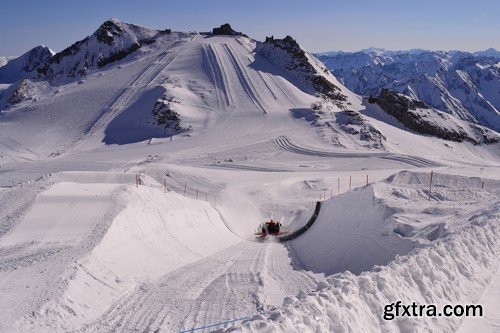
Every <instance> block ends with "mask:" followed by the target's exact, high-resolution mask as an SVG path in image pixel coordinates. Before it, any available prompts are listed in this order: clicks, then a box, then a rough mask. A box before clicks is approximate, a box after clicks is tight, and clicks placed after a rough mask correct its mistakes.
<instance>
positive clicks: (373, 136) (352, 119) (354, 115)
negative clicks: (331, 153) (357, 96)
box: [335, 110, 386, 149]
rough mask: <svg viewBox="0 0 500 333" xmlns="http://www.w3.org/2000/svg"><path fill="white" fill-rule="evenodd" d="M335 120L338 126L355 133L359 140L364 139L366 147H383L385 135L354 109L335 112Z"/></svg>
mask: <svg viewBox="0 0 500 333" xmlns="http://www.w3.org/2000/svg"><path fill="white" fill-rule="evenodd" d="M335 122H336V123H337V124H339V125H340V128H341V129H342V130H343V131H344V132H346V133H348V134H351V135H356V136H358V137H359V139H360V140H362V141H366V142H367V143H368V144H367V145H366V146H367V147H371V148H377V149H381V148H384V141H386V137H385V136H384V135H383V134H382V133H381V132H380V131H379V130H378V129H376V128H375V127H374V126H373V125H371V124H370V123H369V122H368V121H366V119H365V118H364V117H363V116H362V115H361V114H360V113H359V112H356V111H352V110H346V111H341V112H336V113H335Z"/></svg>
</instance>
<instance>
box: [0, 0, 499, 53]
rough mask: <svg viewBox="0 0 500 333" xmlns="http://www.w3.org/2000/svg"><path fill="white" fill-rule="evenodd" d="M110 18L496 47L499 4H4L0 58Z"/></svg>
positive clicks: (322, 39) (159, 0) (153, 0)
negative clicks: (229, 24)
mask: <svg viewBox="0 0 500 333" xmlns="http://www.w3.org/2000/svg"><path fill="white" fill-rule="evenodd" d="M110 17H116V18H118V19H120V20H122V21H125V22H130V23H135V24H139V25H143V26H146V27H151V28H172V29H173V30H182V31H191V30H195V31H208V30H211V28H212V27H214V26H218V25H220V24H222V23H225V22H229V23H231V24H232V25H233V27H234V28H235V29H236V30H239V31H243V32H244V33H246V34H248V35H249V36H251V37H253V38H256V39H258V40H263V39H264V37H265V36H266V35H274V36H275V37H282V36H285V35H287V34H289V35H291V36H293V37H295V38H296V39H297V40H298V41H299V42H300V43H301V45H302V46H303V47H304V48H306V49H308V50H310V51H326V50H348V51H349V50H351V51H352V50H359V49H362V48H366V47H369V46H376V47H383V48H388V49H410V48H425V49H440V50H449V49H460V50H468V51H475V50H483V49H486V48H489V47H494V48H496V49H500V19H498V17H500V1H498V0H475V1H472V0H468V1H465V0H454V1H453V0H342V1H341V0H310V1H296V0H288V1H272V0H267V1H264V0H247V1H241V0H211V1H209V0H200V1H196V0H184V1H177V0H172V1H168V0H143V1H128V0H122V1H115V0H110V1H102V0H101V1H95V0H86V1H67V0H66V1H61V0H47V1H34V0H15V1H8V0H5V1H2V2H1V3H0V55H18V54H21V53H23V52H25V51H27V50H29V49H30V48H32V47H34V46H36V45H39V44H43V45H46V46H49V47H50V48H52V49H53V50H55V51H60V50H62V49H63V48H65V47H67V46H69V45H70V44H72V43H73V42H75V41H77V40H80V39H82V38H84V37H85V36H87V35H89V34H91V33H92V32H93V31H95V30H96V29H97V27H98V26H99V25H100V24H101V23H102V22H103V21H105V20H106V19H108V18H110Z"/></svg>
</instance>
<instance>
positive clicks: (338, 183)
mask: <svg viewBox="0 0 500 333" xmlns="http://www.w3.org/2000/svg"><path fill="white" fill-rule="evenodd" d="M339 194H340V178H337V195H339Z"/></svg>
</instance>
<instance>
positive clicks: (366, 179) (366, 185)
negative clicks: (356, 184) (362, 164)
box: [366, 175, 368, 186]
mask: <svg viewBox="0 0 500 333" xmlns="http://www.w3.org/2000/svg"><path fill="white" fill-rule="evenodd" d="M366 186H368V175H366Z"/></svg>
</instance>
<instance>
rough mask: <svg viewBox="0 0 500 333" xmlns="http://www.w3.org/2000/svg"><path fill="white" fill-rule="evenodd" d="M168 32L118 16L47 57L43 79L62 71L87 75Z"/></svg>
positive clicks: (42, 68) (39, 70)
mask: <svg viewBox="0 0 500 333" xmlns="http://www.w3.org/2000/svg"><path fill="white" fill-rule="evenodd" d="M169 33H171V30H170V29H165V30H152V29H146V28H143V27H140V26H138V25H134V24H128V23H124V22H120V21H118V20H115V19H112V20H108V21H106V22H104V23H103V24H101V26H100V27H99V28H98V29H97V30H96V31H95V32H94V33H93V34H92V35H90V36H88V37H86V38H84V39H82V40H81V41H78V42H76V43H74V44H73V45H71V46H69V47H67V48H66V49H64V50H63V51H61V52H59V53H57V54H55V55H54V56H53V57H51V58H50V59H48V61H47V62H46V63H45V64H44V65H43V66H40V67H39V68H38V69H37V72H38V75H39V77H40V78H42V79H54V78H56V77H58V76H60V75H66V76H68V77H81V76H85V75H86V74H87V73H88V71H89V70H90V69H92V68H96V67H97V68H102V67H104V66H106V65H108V64H110V63H113V62H116V61H118V60H121V59H123V58H125V57H126V56H128V55H129V54H131V53H133V52H135V51H137V50H138V49H140V48H141V47H142V46H145V45H149V44H152V43H154V42H155V41H156V40H157V38H158V37H160V36H162V35H165V34H169Z"/></svg>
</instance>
